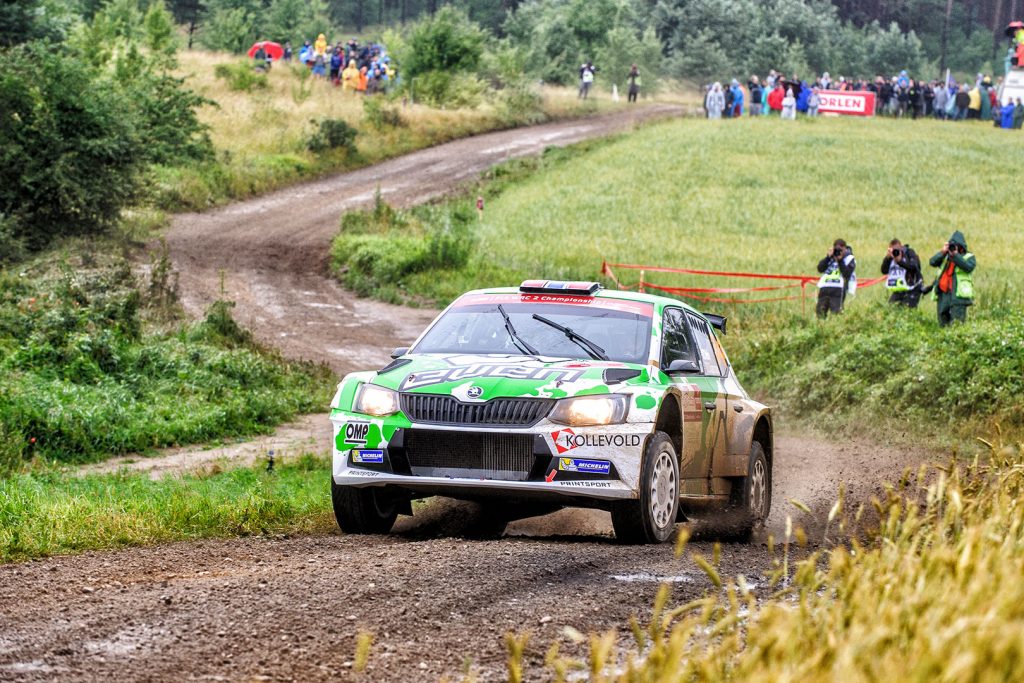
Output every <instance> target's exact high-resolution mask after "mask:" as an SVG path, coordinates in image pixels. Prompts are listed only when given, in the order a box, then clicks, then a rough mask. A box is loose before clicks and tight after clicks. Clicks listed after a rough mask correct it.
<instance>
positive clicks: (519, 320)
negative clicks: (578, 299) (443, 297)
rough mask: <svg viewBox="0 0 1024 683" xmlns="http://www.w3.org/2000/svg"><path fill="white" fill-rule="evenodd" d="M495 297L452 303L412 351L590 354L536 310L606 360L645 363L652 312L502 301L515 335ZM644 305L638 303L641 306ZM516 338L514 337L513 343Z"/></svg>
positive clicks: (585, 356) (583, 356) (582, 356)
mask: <svg viewBox="0 0 1024 683" xmlns="http://www.w3.org/2000/svg"><path fill="white" fill-rule="evenodd" d="M498 305H499V302H495V303H481V304H471V305H462V306H458V305H457V306H455V307H453V308H451V309H449V310H448V312H446V313H445V314H444V315H443V316H442V317H441V319H440V320H438V321H437V323H436V324H435V325H434V326H433V327H432V328H431V329H430V331H429V332H428V333H427V334H426V335H425V336H424V337H423V339H422V340H420V343H419V344H417V345H416V348H415V349H413V350H414V351H415V352H416V353H457V354H486V353H501V354H513V355H516V354H518V355H529V354H528V353H527V351H526V349H525V348H524V344H523V343H522V342H525V346H526V347H529V348H533V349H535V350H536V351H537V355H539V356H550V357H554V358H573V359H586V360H590V359H591V358H592V355H591V353H588V351H587V348H586V344H585V343H581V342H579V341H573V340H572V339H570V338H569V337H568V336H567V335H566V333H565V332H563V331H562V330H558V329H556V328H554V327H552V326H551V325H549V324H547V323H544V322H541V321H539V320H536V319H535V318H534V317H533V315H534V314H535V313H536V314H537V315H540V316H542V317H544V318H547V319H548V320H550V321H552V322H555V323H558V324H559V325H561V326H562V327H567V328H569V329H570V330H572V331H573V332H574V333H576V334H577V335H579V336H580V337H584V338H585V339H586V340H587V341H590V342H592V343H593V344H596V345H597V346H598V347H600V348H601V349H603V350H604V352H605V354H606V355H607V356H608V360H613V361H619V362H623V363H646V362H647V357H648V356H647V351H648V348H649V346H650V343H651V316H650V315H649V314H648V315H645V314H644V313H641V312H639V311H630V310H618V309H617V308H604V307H600V306H597V305H586V306H581V305H574V304H536V303H516V302H509V303H503V302H502V303H501V307H502V309H504V311H505V313H506V314H507V315H508V317H509V321H510V322H511V323H512V329H513V330H515V334H516V336H517V337H518V339H514V338H513V337H512V335H511V334H510V332H509V330H508V329H507V326H506V325H505V318H504V317H503V316H502V314H501V310H499V309H498ZM643 308H649V306H647V307H641V310H643ZM517 342H518V343H517Z"/></svg>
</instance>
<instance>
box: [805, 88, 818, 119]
mask: <svg viewBox="0 0 1024 683" xmlns="http://www.w3.org/2000/svg"><path fill="white" fill-rule="evenodd" d="M818 92H819V91H818V88H811V94H810V96H809V97H808V98H807V115H808V116H817V115H818V107H820V106H821V96H820V95H818Z"/></svg>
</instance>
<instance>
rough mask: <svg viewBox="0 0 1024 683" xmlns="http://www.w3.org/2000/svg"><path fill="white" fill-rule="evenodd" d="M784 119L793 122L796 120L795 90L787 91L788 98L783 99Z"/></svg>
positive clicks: (789, 89)
mask: <svg viewBox="0 0 1024 683" xmlns="http://www.w3.org/2000/svg"><path fill="white" fill-rule="evenodd" d="M782 118H783V119H789V120H790V121H793V120H794V119H796V98H795V97H793V89H792V88H788V89H787V90H786V96H785V97H783V98H782Z"/></svg>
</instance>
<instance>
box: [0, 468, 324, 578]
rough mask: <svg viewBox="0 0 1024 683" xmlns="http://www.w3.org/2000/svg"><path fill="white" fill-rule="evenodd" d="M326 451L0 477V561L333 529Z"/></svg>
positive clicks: (39, 472) (41, 472)
mask: <svg viewBox="0 0 1024 683" xmlns="http://www.w3.org/2000/svg"><path fill="white" fill-rule="evenodd" d="M329 470H330V463H329V462H328V461H327V459H326V458H322V457H314V456H311V455H307V456H303V457H301V458H298V459H297V460H295V461H290V462H285V463H282V464H278V466H277V467H276V468H275V470H274V472H273V473H270V474H268V473H267V472H265V469H264V467H263V466H262V465H261V466H256V467H252V468H240V469H232V470H228V471H224V472H216V471H215V472H211V473H207V474H194V475H185V476H182V477H165V478H163V479H160V480H159V481H152V480H150V479H149V478H148V477H147V476H146V475H145V474H110V475H90V476H85V477H79V476H76V475H75V474H73V473H69V472H66V471H56V470H51V471H38V472H29V473H22V474H16V475H14V476H11V477H9V478H6V479H0V562H10V561H14V560H24V559H29V558H33V557H43V556H47V555H58V554H65V553H73V552H81V551H84V550H99V549H104V548H116V547H123V546H138V545H149V544H153V543H158V542H167V541H178V540H189V539H197V538H209V537H227V536H247V535H254V534H267V533H293V532H303V533H308V532H314V531H326V530H329V529H331V528H332V527H333V525H334V519H333V517H332V516H331V512H330V490H329V488H328V486H327V484H326V482H327V472H328V471H329Z"/></svg>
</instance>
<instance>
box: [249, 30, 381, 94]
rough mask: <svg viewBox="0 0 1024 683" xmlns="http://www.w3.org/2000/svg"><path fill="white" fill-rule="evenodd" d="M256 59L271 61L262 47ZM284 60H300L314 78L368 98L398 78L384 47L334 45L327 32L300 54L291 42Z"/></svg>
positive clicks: (306, 43) (305, 44) (304, 46)
mask: <svg viewBox="0 0 1024 683" xmlns="http://www.w3.org/2000/svg"><path fill="white" fill-rule="evenodd" d="M253 59H254V60H255V61H256V64H257V66H258V67H264V65H265V64H269V63H270V61H271V60H270V58H269V55H268V54H267V52H266V51H265V50H264V49H263V47H262V46H260V48H259V49H258V50H257V51H256V53H255V54H254V56H253ZM281 61H283V62H289V63H290V62H295V61H297V62H298V63H299V64H304V65H305V66H306V67H308V68H309V70H310V71H311V72H312V74H313V77H314V78H322V79H325V80H326V79H330V81H331V83H333V84H334V85H335V86H340V87H341V88H342V90H344V91H352V92H353V93H360V94H365V95H373V94H375V93H380V92H386V91H387V90H388V89H389V88H390V87H391V86H392V85H393V84H394V83H396V82H397V79H398V74H397V72H396V71H395V69H394V66H393V65H392V63H391V57H390V56H389V55H388V52H387V50H386V49H385V47H384V46H383V45H382V44H380V43H367V44H366V45H360V44H359V42H358V41H357V40H356V39H355V38H352V39H351V40H349V41H348V42H347V43H344V44H342V43H341V42H340V41H339V42H337V43H335V44H334V45H330V44H329V42H328V40H327V37H326V36H325V35H324V34H323V33H321V34H320V35H319V36H317V38H316V40H315V41H313V42H310V41H309V40H306V41H304V42H303V44H302V47H301V48H299V51H298V53H295V51H294V50H293V49H292V45H291V43H290V42H289V43H285V44H284V45H283V46H282V51H281Z"/></svg>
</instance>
